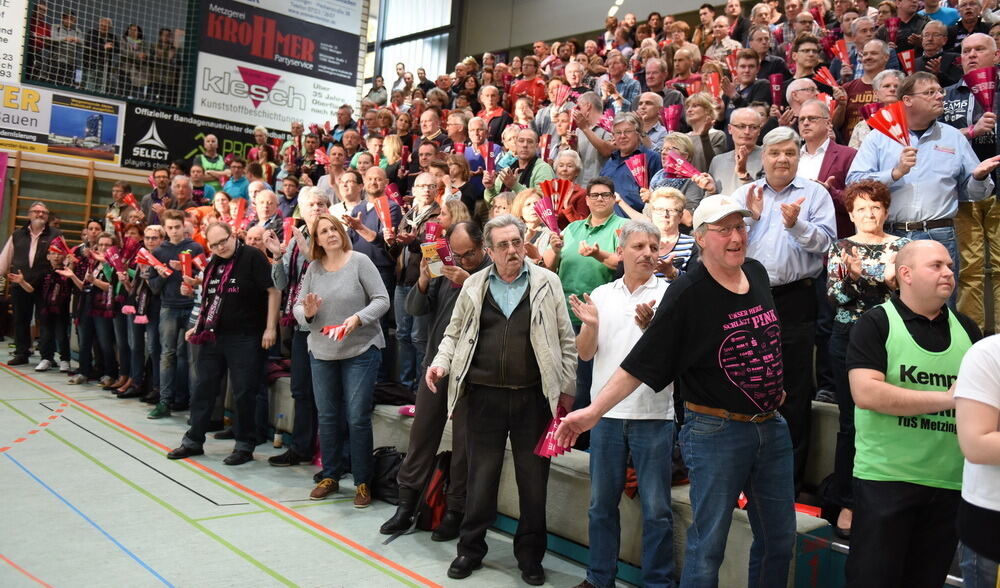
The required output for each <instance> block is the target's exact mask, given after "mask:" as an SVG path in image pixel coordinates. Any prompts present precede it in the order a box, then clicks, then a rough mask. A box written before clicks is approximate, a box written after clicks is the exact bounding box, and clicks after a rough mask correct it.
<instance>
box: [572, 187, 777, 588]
mask: <svg viewBox="0 0 1000 588" xmlns="http://www.w3.org/2000/svg"><path fill="white" fill-rule="evenodd" d="M749 215H750V211H748V210H746V209H745V208H743V207H742V206H741V205H740V204H738V203H737V201H736V200H734V199H733V198H731V197H729V196H724V195H715V196H709V197H706V198H705V199H704V200H702V201H701V203H700V204H699V205H698V208H697V209H696V210H695V212H694V223H693V225H694V235H695V238H696V240H697V242H698V246H699V247H700V249H701V261H702V264H701V265H699V266H697V267H696V268H694V269H692V270H691V271H689V272H688V273H686V274H684V275H682V276H681V277H680V278H678V279H677V280H675V281H674V283H673V284H672V285H671V286H670V288H669V289H668V290H667V293H666V294H665V295H664V297H663V301H662V302H661V303H660V306H659V308H658V309H657V311H656V315H655V316H654V317H653V321H652V323H650V325H649V327H648V328H647V329H646V332H645V333H644V334H643V336H642V338H641V339H640V340H639V342H638V343H636V345H635V347H633V349H632V351H631V352H630V353H629V355H628V357H626V358H625V361H624V362H623V363H622V365H621V368H619V369H618V370H617V371H616V372H615V373H614V375H613V376H612V377H611V379H610V380H609V381H608V383H607V385H606V386H605V387H604V389H603V390H602V391H601V393H600V395H598V396H597V399H596V400H595V401H594V403H593V404H591V405H590V406H589V407H587V408H585V409H582V410H578V411H574V412H572V413H570V414H569V415H568V416H567V417H566V418H565V419H563V421H562V424H561V425H560V426H559V430H558V431H557V433H556V436H557V439H558V440H559V442H560V443H561V444H562V445H564V446H569V445H572V443H573V442H574V441H575V440H576V437H577V436H578V435H579V434H580V433H582V432H584V431H587V430H589V429H591V428H593V426H594V425H595V424H596V423H597V421H598V420H599V419H600V418H601V416H602V415H603V414H604V413H606V412H607V411H608V410H610V409H611V408H612V407H613V406H614V405H615V404H617V403H618V402H620V401H621V400H622V399H623V398H625V397H626V396H628V395H629V394H631V393H632V392H633V391H635V389H636V388H637V387H638V386H639V384H640V383H644V384H647V385H649V386H650V387H652V388H653V389H654V390H662V389H663V388H664V387H666V385H667V384H669V383H671V382H673V381H674V380H677V381H678V382H679V383H680V387H681V395H682V398H683V399H684V401H685V402H684V407H685V417H684V426H683V428H682V429H681V444H682V445H681V446H682V450H683V455H684V461H685V463H686V464H687V466H688V469H689V477H690V480H691V506H692V509H693V514H694V523H693V524H692V525H691V527H690V528H689V529H688V535H687V550H686V554H685V557H684V571H683V575H682V578H681V584H682V585H686V584H692V585H699V586H700V585H706V586H714V585H718V581H719V579H718V575H719V566H720V565H721V564H722V560H723V557H724V554H725V548H726V538H727V535H728V533H729V526H730V523H731V521H732V514H733V506H734V505H735V503H736V501H737V499H738V498H739V494H740V492H741V491H742V492H743V493H744V494H746V497H747V499H748V500H749V510H750V512H751V513H753V515H752V516H751V517H750V526H751V528H752V529H753V533H754V544H753V549H752V551H751V553H750V567H749V569H750V578H749V584H750V585H751V586H775V587H778V586H785V584H786V583H787V581H788V566H789V563H790V561H791V557H792V548H793V546H794V542H795V510H794V492H795V490H794V483H793V479H792V472H793V460H792V442H791V437H790V436H789V433H788V425H787V423H786V422H785V420H784V418H782V416H781V415H780V414H779V413H778V410H777V409H778V407H779V406H781V403H782V402H783V401H784V398H785V393H784V389H783V380H782V373H783V372H782V357H781V327H780V326H779V323H778V316H777V313H776V312H775V309H774V301H773V300H772V298H771V289H770V285H769V283H768V278H767V271H766V270H765V269H764V266H762V265H761V264H760V263H759V262H757V261H756V260H753V259H747V258H746V249H747V230H746V225H745V223H744V217H745V216H749ZM690 333H697V336H695V337H692V336H690V335H689V334H690ZM664 499H669V497H664Z"/></svg>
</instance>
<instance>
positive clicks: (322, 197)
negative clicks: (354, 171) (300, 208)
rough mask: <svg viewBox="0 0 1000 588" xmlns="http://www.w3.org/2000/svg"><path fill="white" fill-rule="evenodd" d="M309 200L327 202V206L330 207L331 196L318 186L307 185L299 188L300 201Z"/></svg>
mask: <svg viewBox="0 0 1000 588" xmlns="http://www.w3.org/2000/svg"><path fill="white" fill-rule="evenodd" d="M308 200H319V201H320V202H322V203H323V204H326V207H327V208H329V207H330V197H329V196H327V195H326V194H325V193H323V191H321V190H320V189H319V188H317V187H316V186H305V187H304V188H302V189H301V190H299V202H306V201H308Z"/></svg>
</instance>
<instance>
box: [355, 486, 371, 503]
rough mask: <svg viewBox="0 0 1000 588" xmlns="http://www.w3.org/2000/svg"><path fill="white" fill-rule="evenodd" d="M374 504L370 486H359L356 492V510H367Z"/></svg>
mask: <svg viewBox="0 0 1000 588" xmlns="http://www.w3.org/2000/svg"><path fill="white" fill-rule="evenodd" d="M371 503H372V493H371V492H370V491H369V490H368V484H358V487H357V489H355V491H354V508H367V507H368V505H370V504H371Z"/></svg>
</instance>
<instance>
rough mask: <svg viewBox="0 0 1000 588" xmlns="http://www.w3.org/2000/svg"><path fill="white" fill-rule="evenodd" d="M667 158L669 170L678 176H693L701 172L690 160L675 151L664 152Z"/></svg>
mask: <svg viewBox="0 0 1000 588" xmlns="http://www.w3.org/2000/svg"><path fill="white" fill-rule="evenodd" d="M664 158H665V159H666V167H667V170H668V171H669V172H670V173H671V174H673V175H674V177H678V178H693V177H695V176H696V175H698V174H700V173H701V172H700V171H698V168H696V167H695V166H694V165H692V164H691V162H690V161H688V160H686V159H684V158H683V157H681V156H680V155H677V154H676V153H674V152H673V151H667V152H666V153H665V154H664Z"/></svg>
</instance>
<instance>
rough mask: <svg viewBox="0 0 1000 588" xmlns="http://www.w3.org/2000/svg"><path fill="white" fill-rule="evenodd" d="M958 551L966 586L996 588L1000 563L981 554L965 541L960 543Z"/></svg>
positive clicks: (963, 580) (969, 587)
mask: <svg viewBox="0 0 1000 588" xmlns="http://www.w3.org/2000/svg"><path fill="white" fill-rule="evenodd" d="M958 553H959V556H960V557H961V561H960V563H959V565H960V566H961V567H962V582H963V585H964V586H965V588H995V586H996V585H997V572H998V568H1000V563H998V562H995V561H993V560H992V559H988V558H985V557H983V556H981V555H979V554H978V553H976V552H975V551H972V550H971V549H969V548H968V547H966V545H965V544H964V543H959V545H958Z"/></svg>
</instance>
